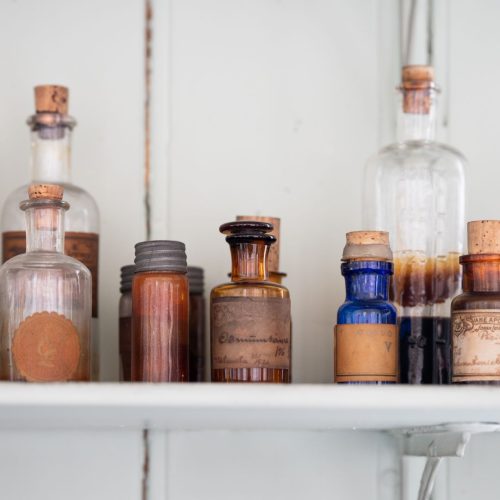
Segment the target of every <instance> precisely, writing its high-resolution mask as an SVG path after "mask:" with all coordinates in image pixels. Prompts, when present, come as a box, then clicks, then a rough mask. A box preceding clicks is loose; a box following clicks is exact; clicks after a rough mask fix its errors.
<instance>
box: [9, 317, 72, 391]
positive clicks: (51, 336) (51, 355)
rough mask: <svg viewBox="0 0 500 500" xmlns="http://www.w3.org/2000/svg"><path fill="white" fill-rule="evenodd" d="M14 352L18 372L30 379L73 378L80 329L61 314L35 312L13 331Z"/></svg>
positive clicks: (49, 380) (62, 379) (48, 380)
mask: <svg viewBox="0 0 500 500" xmlns="http://www.w3.org/2000/svg"><path fill="white" fill-rule="evenodd" d="M12 355H13V358H14V364H15V366H16V368H17V370H18V372H19V373H20V374H21V376H22V377H24V378H25V379H26V380H28V381H30V382H64V381H66V380H71V378H72V377H73V375H74V373H75V372H76V370H77V368H78V363H79V361H80V340H79V338H78V332H77V330H76V328H75V326H74V325H73V323H72V322H71V321H70V320H69V319H68V318H66V317H65V316H63V315H62V314H57V313H55V312H47V311H44V312H40V313H35V314H32V315H31V316H28V317H27V318H26V319H25V320H24V321H22V322H21V323H20V324H19V327H18V328H17V330H16V331H15V332H14V337H13V340H12Z"/></svg>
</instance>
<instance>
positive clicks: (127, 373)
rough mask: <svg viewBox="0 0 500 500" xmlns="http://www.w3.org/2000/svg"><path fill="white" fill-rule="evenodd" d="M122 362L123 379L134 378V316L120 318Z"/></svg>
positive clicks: (129, 379) (127, 380) (128, 380)
mask: <svg viewBox="0 0 500 500" xmlns="http://www.w3.org/2000/svg"><path fill="white" fill-rule="evenodd" d="M119 339H120V363H121V368H122V370H121V373H122V380H123V381H124V382H130V381H131V380H132V318H130V317H129V318H120V332H119Z"/></svg>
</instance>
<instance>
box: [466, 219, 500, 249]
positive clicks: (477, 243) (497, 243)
mask: <svg viewBox="0 0 500 500" xmlns="http://www.w3.org/2000/svg"><path fill="white" fill-rule="evenodd" d="M467 245H468V249H469V255H476V254H492V253H494V254H500V220H476V221H472V222H469V223H468V224H467Z"/></svg>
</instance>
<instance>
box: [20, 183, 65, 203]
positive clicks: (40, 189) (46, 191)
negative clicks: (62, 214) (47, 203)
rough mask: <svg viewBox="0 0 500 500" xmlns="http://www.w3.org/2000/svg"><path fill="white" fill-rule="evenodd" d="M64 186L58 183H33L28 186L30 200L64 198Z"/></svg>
mask: <svg viewBox="0 0 500 500" xmlns="http://www.w3.org/2000/svg"><path fill="white" fill-rule="evenodd" d="M63 194H64V188H63V187H62V186H58V185H57V184H32V185H31V186H30V187H29V188H28V196H29V199H30V200H41V199H45V200H62V198H63Z"/></svg>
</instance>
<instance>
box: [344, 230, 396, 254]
mask: <svg viewBox="0 0 500 500" xmlns="http://www.w3.org/2000/svg"><path fill="white" fill-rule="evenodd" d="M342 260H387V261H389V260H392V251H391V247H390V245H389V233H387V232H385V231H352V232H350V233H347V234H346V245H345V247H344V252H343V254H342Z"/></svg>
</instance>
